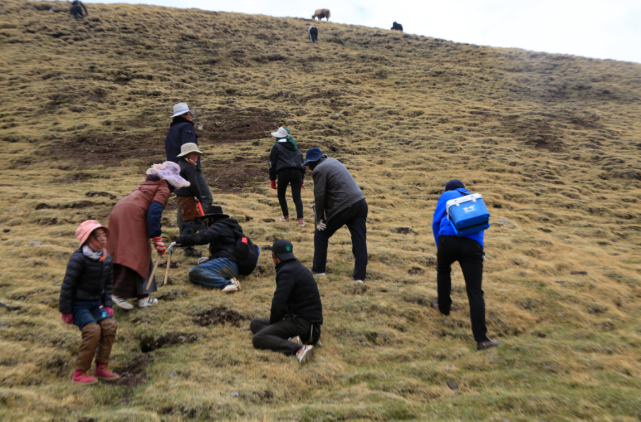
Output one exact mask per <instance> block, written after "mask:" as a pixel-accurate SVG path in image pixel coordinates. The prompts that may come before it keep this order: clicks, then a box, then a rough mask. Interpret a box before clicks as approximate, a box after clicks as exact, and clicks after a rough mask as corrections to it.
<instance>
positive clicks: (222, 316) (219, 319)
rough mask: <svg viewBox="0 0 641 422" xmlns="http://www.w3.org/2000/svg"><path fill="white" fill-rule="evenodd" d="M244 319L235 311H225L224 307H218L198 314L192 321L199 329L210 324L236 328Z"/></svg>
mask: <svg viewBox="0 0 641 422" xmlns="http://www.w3.org/2000/svg"><path fill="white" fill-rule="evenodd" d="M246 319H247V318H245V317H244V316H242V315H241V314H239V313H238V312H236V311H232V310H231V309H227V308H225V307H224V306H218V307H216V308H213V309H209V310H206V311H202V312H200V313H198V314H197V316H196V318H195V319H194V323H195V324H197V325H200V326H201V327H208V326H210V325H212V324H222V325H225V324H231V325H234V326H238V323H239V322H240V321H245V320H246Z"/></svg>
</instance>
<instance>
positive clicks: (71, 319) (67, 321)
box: [62, 314, 73, 324]
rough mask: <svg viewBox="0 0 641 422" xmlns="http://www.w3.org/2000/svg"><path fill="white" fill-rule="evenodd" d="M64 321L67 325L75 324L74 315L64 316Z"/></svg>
mask: <svg viewBox="0 0 641 422" xmlns="http://www.w3.org/2000/svg"><path fill="white" fill-rule="evenodd" d="M62 320H63V321H64V322H66V323H67V324H73V314H62Z"/></svg>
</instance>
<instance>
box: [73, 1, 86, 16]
mask: <svg viewBox="0 0 641 422" xmlns="http://www.w3.org/2000/svg"><path fill="white" fill-rule="evenodd" d="M83 10H84V12H85V13H84V14H83V13H82V12H83ZM71 14H72V15H73V17H74V18H76V19H82V18H83V17H84V16H85V15H87V16H89V12H87V8H86V7H85V5H84V3H83V2H81V1H80V0H73V1H72V2H71Z"/></svg>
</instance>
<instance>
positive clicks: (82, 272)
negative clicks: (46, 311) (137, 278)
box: [59, 249, 113, 314]
mask: <svg viewBox="0 0 641 422" xmlns="http://www.w3.org/2000/svg"><path fill="white" fill-rule="evenodd" d="M105 253H107V252H106V251H105ZM112 286H113V268H112V261H111V255H109V254H108V253H107V257H106V258H105V260H104V261H102V262H100V261H97V260H94V259H91V258H89V257H87V256H85V255H84V254H83V253H82V249H77V250H76V251H75V252H74V253H73V255H71V259H70V260H69V263H68V264H67V272H66V273H65V278H64V281H63V282H62V287H61V289H60V306H59V309H60V312H61V313H63V314H70V313H71V303H72V302H97V301H100V302H101V303H102V306H105V307H111V306H112V305H113V303H112V300H111V288H112Z"/></svg>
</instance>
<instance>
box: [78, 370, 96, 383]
mask: <svg viewBox="0 0 641 422" xmlns="http://www.w3.org/2000/svg"><path fill="white" fill-rule="evenodd" d="M72 381H73V382H77V383H78V384H95V383H97V382H98V380H97V379H96V378H94V377H92V376H91V375H89V371H83V370H82V369H76V370H75V372H74V373H73V379H72Z"/></svg>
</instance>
